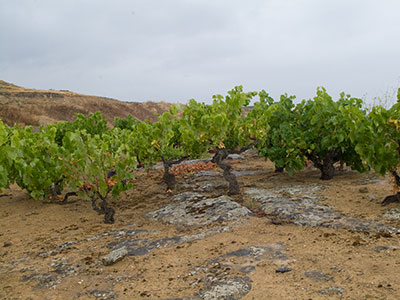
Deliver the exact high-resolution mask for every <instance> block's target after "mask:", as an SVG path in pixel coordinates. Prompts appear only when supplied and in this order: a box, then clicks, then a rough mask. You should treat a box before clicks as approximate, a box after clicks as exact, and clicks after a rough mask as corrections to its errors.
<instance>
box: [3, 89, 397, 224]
mask: <svg viewBox="0 0 400 300" xmlns="http://www.w3.org/2000/svg"><path fill="white" fill-rule="evenodd" d="M256 97H257V98H258V99H257V101H256V102H255V104H254V106H253V107H252V108H251V109H250V108H246V107H248V106H249V105H250V103H251V102H252V100H253V99H254V98H256ZM294 100H295V97H294V96H288V95H286V94H285V95H282V96H281V97H280V99H279V101H276V100H274V99H272V98H271V97H270V95H269V94H268V93H266V92H265V91H261V92H244V91H243V88H242V87H241V86H238V87H235V88H234V89H233V90H231V91H229V92H228V94H227V95H226V96H222V95H216V96H214V97H213V102H212V104H204V103H199V102H196V101H195V100H190V101H189V103H188V104H187V105H185V106H184V107H183V108H181V107H179V106H173V107H172V108H171V109H170V111H169V112H166V113H164V114H161V115H159V116H158V120H157V121H156V122H154V123H151V122H145V121H139V120H137V119H135V118H133V117H131V116H129V117H128V118H126V119H121V118H116V119H115V124H114V127H113V128H112V129H110V128H109V127H108V126H107V122H106V120H105V118H104V116H103V115H102V114H101V113H95V114H92V115H90V116H85V115H82V114H78V115H77V118H76V119H75V120H74V121H73V122H59V123H57V124H54V125H49V126H47V127H41V128H40V130H39V131H38V132H33V128H32V127H29V126H27V127H24V128H22V127H19V126H14V127H9V126H7V125H5V124H3V123H2V122H1V121H0V190H1V189H2V188H9V186H10V184H14V183H16V184H17V185H18V186H19V187H21V188H22V189H25V190H26V191H27V192H28V193H29V195H30V196H31V197H32V198H34V199H40V200H43V199H51V201H53V202H66V201H67V199H68V197H69V196H71V195H78V196H80V197H83V198H86V199H88V200H90V201H91V203H92V207H93V209H94V210H95V211H97V212H98V213H100V214H103V215H104V221H105V223H113V222H114V213H115V212H114V209H113V208H112V207H111V206H110V204H109V200H110V199H111V198H113V199H117V198H118V196H119V194H120V193H121V192H123V191H125V190H127V189H131V188H132V187H133V185H134V182H135V171H136V170H137V168H138V167H141V168H151V167H152V166H153V165H154V164H155V163H157V162H163V164H164V176H163V179H164V181H165V184H166V189H168V190H172V189H174V187H175V184H176V179H175V176H174V175H173V173H171V172H170V169H171V167H172V166H173V165H174V164H178V163H180V162H182V161H184V160H186V159H196V158H202V157H206V156H210V153H213V157H212V160H211V161H212V162H213V163H215V164H216V165H217V166H218V167H219V168H221V169H222V171H223V176H224V178H225V179H226V180H227V181H228V183H229V190H228V194H230V195H234V194H238V193H240V187H239V184H238V182H237V180H236V177H235V175H234V174H233V173H232V172H231V169H232V166H231V165H230V164H229V163H227V162H226V158H227V157H228V155H229V154H233V153H241V152H243V151H245V150H247V149H250V148H252V147H254V148H255V149H257V151H258V154H259V155H260V156H261V157H265V158H268V159H270V160H271V161H272V162H274V163H275V166H276V170H277V171H283V170H286V171H287V172H288V173H289V175H291V174H293V173H294V172H296V171H299V170H302V169H303V168H304V166H305V165H306V164H307V162H310V161H311V162H312V163H313V164H314V166H315V167H316V168H318V169H319V170H320V171H321V179H323V180H329V179H332V177H333V176H334V173H335V167H334V164H335V163H338V162H340V163H341V164H346V165H347V166H349V167H351V168H352V169H353V170H357V171H359V172H367V171H369V170H371V169H373V170H375V171H376V172H377V173H379V174H382V175H384V174H386V173H389V174H391V175H392V176H393V177H394V178H395V182H396V185H397V186H400V177H399V174H398V168H399V166H400V89H399V94H398V102H397V103H396V104H394V105H393V106H392V107H391V108H390V109H386V108H383V107H381V106H374V107H372V108H371V109H369V110H367V109H366V108H365V105H364V103H363V101H362V100H361V99H358V98H352V97H351V96H350V95H346V94H344V93H342V94H341V95H340V98H339V99H337V100H336V101H334V100H333V99H332V98H331V96H329V95H328V93H327V92H326V90H325V89H324V88H319V89H317V94H316V96H315V97H314V98H313V99H310V100H307V101H306V100H303V101H302V102H300V103H298V104H295V103H294ZM65 191H68V192H67V193H65ZM62 195H63V196H62ZM60 199H61V200H60ZM393 201H400V193H398V192H396V193H395V194H394V195H391V196H388V197H387V198H386V199H385V200H384V202H383V203H384V204H387V203H389V202H393Z"/></svg>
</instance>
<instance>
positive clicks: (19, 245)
mask: <svg viewBox="0 0 400 300" xmlns="http://www.w3.org/2000/svg"><path fill="white" fill-rule="evenodd" d="M242 168H243V169H246V168H251V169H260V170H267V171H268V173H267V174H265V175H259V176H248V177H241V178H240V179H239V181H240V183H241V186H242V187H243V186H245V185H251V184H255V183H259V182H263V183H270V185H271V187H273V186H277V185H282V184H287V183H293V184H299V183H313V182H315V183H321V181H320V180H319V179H318V177H319V176H318V175H319V172H318V171H317V170H314V169H306V170H304V171H302V172H299V173H297V174H295V175H294V176H293V177H289V176H288V175H287V174H285V173H283V174H277V173H274V172H273V166H272V164H271V163H269V162H265V161H264V160H262V159H253V160H251V161H245V162H240V161H236V162H235V163H234V169H236V170H238V169H242ZM190 176H191V174H187V175H182V176H178V178H177V190H176V191H174V192H173V194H176V193H178V192H181V190H180V187H179V185H180V183H183V182H185V181H187V180H188V179H190ZM161 178H162V175H161V173H160V171H156V170H152V171H148V172H146V171H141V172H139V173H138V174H137V184H136V186H135V188H134V189H132V190H130V191H127V192H126V193H124V195H122V196H121V199H120V200H119V202H118V203H115V204H114V207H115V208H116V211H117V213H116V223H115V224H113V225H105V224H102V218H101V216H98V215H97V214H96V213H95V212H94V211H92V210H91V208H90V204H89V203H88V202H85V201H83V200H80V199H78V198H75V202H71V203H68V204H66V205H55V204H46V203H42V202H39V201H35V200H33V199H30V198H29V196H28V195H27V194H26V193H25V192H24V191H21V190H19V189H18V188H17V187H13V188H12V189H11V190H5V191H3V194H9V196H2V197H0V298H2V297H3V298H2V299H101V297H98V298H96V296H95V295H92V296H91V295H89V291H91V290H110V289H112V290H113V291H114V292H116V293H117V294H118V296H117V298H116V299H165V298H178V297H185V296H193V294H194V293H195V292H196V291H198V290H199V289H200V287H201V286H198V285H190V283H191V282H194V281H196V280H197V279H199V278H200V277H201V276H204V274H190V273H191V271H192V269H193V267H194V266H196V265H205V264H207V262H208V261H210V260H211V259H212V258H215V257H217V256H219V255H222V254H224V253H227V252H230V251H234V250H237V249H240V248H243V247H246V246H249V245H263V244H268V243H272V242H282V243H283V244H284V245H285V246H286V255H287V256H288V257H289V258H290V260H291V262H290V263H289V264H288V265H287V266H286V267H289V268H291V269H292V271H291V272H288V273H284V274H279V273H276V272H275V270H276V269H277V268H278V267H280V266H278V265H276V264H274V263H265V262H262V263H260V264H259V265H257V267H256V270H255V271H254V272H252V273H251V274H249V275H248V276H249V277H250V278H251V280H252V283H251V284H252V289H251V291H250V293H249V294H247V295H246V296H245V297H244V298H242V299H400V237H399V236H398V235H385V234H378V233H368V232H354V231H351V230H335V229H328V228H310V227H301V226H296V225H293V224H289V223H285V222H282V223H276V222H272V221H271V220H270V219H269V218H267V217H256V216H254V217H250V218H249V220H248V222H247V223H245V224H243V225H241V226H238V227H235V228H234V229H233V230H232V231H229V232H225V233H220V234H216V235H213V236H210V237H208V238H205V239H202V240H197V241H194V242H190V243H184V244H181V245H178V246H173V247H170V248H164V249H155V250H154V251H152V252H150V253H149V254H147V255H143V256H137V257H125V258H124V259H123V260H122V261H120V262H118V263H116V264H115V265H112V266H108V267H106V266H99V265H98V264H96V263H97V262H99V261H100V259H101V257H102V256H104V255H106V254H107V253H108V252H109V251H108V250H107V248H102V246H103V245H105V244H107V243H108V242H111V241H112V237H110V236H105V237H103V238H101V239H98V240H93V241H89V242H87V243H78V244H76V245H72V246H71V247H70V248H69V249H68V250H67V251H66V252H63V253H59V254H55V255H53V256H49V257H44V258H43V257H40V256H38V254H39V253H41V252H43V251H48V250H51V249H55V248H57V246H58V245H60V244H62V243H64V242H66V241H81V240H82V239H84V238H88V237H92V236H95V235H98V234H102V233H104V232H108V231H110V230H113V229H115V230H120V228H122V227H124V226H128V227H129V226H130V228H135V229H147V230H149V231H150V232H155V233H154V234H152V235H151V238H157V237H160V238H161V237H166V236H169V237H172V236H177V235H182V234H188V233H190V232H192V229H190V228H175V227H174V226H172V225H171V226H167V225H162V224H160V223H156V222H153V221H150V220H149V219H147V218H146V217H144V214H145V213H146V212H149V211H153V210H155V209H158V208H161V207H163V206H165V205H166V204H168V202H169V199H170V197H171V194H169V193H166V192H165V186H164V185H163V183H162V182H161ZM376 178H378V180H376ZM369 179H373V180H372V181H371V182H372V183H369V184H361V183H360V182H363V181H364V183H365V180H369ZM323 183H324V184H325V185H327V188H326V189H325V190H323V191H322V193H323V194H324V195H325V196H326V197H327V198H326V199H325V200H323V201H321V202H320V204H325V205H329V206H332V207H335V210H337V211H339V212H343V213H345V214H347V215H349V216H352V217H357V218H363V219H368V220H377V219H379V220H380V221H385V222H387V223H388V224H391V225H392V226H395V227H398V228H400V223H399V222H398V221H393V220H382V219H381V218H382V214H383V213H384V212H385V211H386V210H387V209H389V208H393V207H399V205H400V204H395V203H394V204H391V205H389V206H388V207H381V206H380V202H381V201H382V199H383V198H384V197H385V196H387V195H389V194H391V193H392V185H391V184H390V181H389V179H383V178H379V177H378V176H377V175H374V174H358V173H356V172H353V171H349V170H347V171H344V172H338V174H337V176H335V177H334V179H333V180H331V181H329V182H323ZM362 187H367V188H368V193H361V192H360V188H362ZM71 199H72V198H71ZM235 199H236V200H237V201H238V202H239V203H241V204H244V205H247V206H249V207H250V208H252V209H253V210H256V209H257V204H256V203H253V202H251V201H249V200H248V199H246V198H245V197H241V196H238V197H236V198H235ZM273 223H275V224H273ZM146 237H149V238H150V235H148V234H144V235H143V236H141V238H146ZM6 242H8V243H11V245H10V246H7V247H4V243H6ZM378 246H390V247H392V248H390V249H389V250H384V251H380V252H377V251H375V250H374V249H375V248H376V247H378ZM57 258H69V259H70V261H69V263H72V264H75V265H79V268H80V269H79V270H80V272H79V274H75V275H73V276H66V277H65V278H63V280H62V281H61V282H60V283H59V284H57V285H56V286H55V287H52V288H43V287H36V284H37V281H34V280H33V281H23V276H24V274H26V273H27V272H29V271H32V270H36V271H38V272H40V273H46V272H50V273H51V272H52V271H54V270H52V269H51V267H49V266H50V265H51V261H53V260H54V259H57ZM312 270H318V271H320V272H322V273H324V274H326V275H328V276H330V277H332V280H331V281H328V282H315V281H313V280H312V279H310V278H307V277H306V276H305V275H304V272H306V271H312ZM331 286H340V287H341V288H343V289H344V292H343V294H342V295H333V296H329V295H322V294H320V293H319V292H318V291H320V290H321V289H324V288H326V287H331ZM79 295H81V297H79Z"/></svg>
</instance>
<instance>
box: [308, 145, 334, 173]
mask: <svg viewBox="0 0 400 300" xmlns="http://www.w3.org/2000/svg"><path fill="white" fill-rule="evenodd" d="M308 158H309V159H310V160H311V161H312V162H313V164H314V166H315V167H316V168H318V169H319V170H320V171H321V177H320V179H322V180H330V179H332V178H333V176H334V175H335V167H334V164H335V163H336V162H338V161H340V152H339V151H338V150H331V151H329V152H328V154H326V155H325V156H324V157H322V158H321V159H319V158H317V157H315V156H313V155H308Z"/></svg>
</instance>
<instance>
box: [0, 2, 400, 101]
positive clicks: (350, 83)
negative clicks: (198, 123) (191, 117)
mask: <svg viewBox="0 0 400 300" xmlns="http://www.w3.org/2000/svg"><path fill="white" fill-rule="evenodd" d="M399 9H400V3H399V2H398V1H394V0H393V1H392V0H382V1H379V2H377V1H372V0H364V1H360V0H354V1H344V0H336V1H333V0H326V1H318V0H299V1H289V0H268V1H261V0H253V1H246V2H243V1H239V0H234V1H224V0H215V1H197V0H191V1H189V0H186V1H185V0H169V1H162V0H159V1H155V0H141V1H139V0H136V1H128V0H125V1H123V0H118V1H100V0H97V1H94V0H91V1H89V0H87V1H77V0H75V1H50V0H47V1H45V0H37V1H34V0H31V1H30V0H24V1H22V0H21V1H0V39H1V40H2V41H6V42H4V43H1V44H0V78H1V79H3V80H8V81H12V82H14V83H16V84H20V85H23V86H27V87H33V88H55V89H70V90H74V91H77V92H82V93H89V94H95V95H104V96H109V97H114V98H118V99H121V100H133V101H146V100H153V101H171V102H185V101H187V100H188V99H190V98H195V99H197V100H201V101H209V100H210V99H211V96H212V95H213V94H215V93H222V94H224V93H225V92H226V91H227V90H229V89H231V88H232V87H233V86H234V85H237V84H243V85H244V87H245V89H247V90H261V89H266V90H267V91H269V92H270V93H271V94H272V95H273V96H274V97H276V98H277V97H279V94H281V93H284V92H288V93H290V94H295V95H297V96H298V98H299V99H302V98H310V97H313V95H314V94H315V89H316V87H317V86H320V85H324V86H326V87H327V89H328V91H329V92H330V93H331V94H333V96H334V97H336V96H337V95H338V94H339V93H340V92H341V91H343V90H344V91H346V92H348V93H351V94H353V95H354V96H363V95H367V97H368V98H369V99H371V98H372V97H374V96H380V95H382V94H383V93H385V91H386V90H387V89H390V88H391V87H393V86H396V85H397V84H399V79H400V71H399V70H400V60H399V59H398V53H400V41H399V39H398V36H400V18H398V17H397V14H398V11H399Z"/></svg>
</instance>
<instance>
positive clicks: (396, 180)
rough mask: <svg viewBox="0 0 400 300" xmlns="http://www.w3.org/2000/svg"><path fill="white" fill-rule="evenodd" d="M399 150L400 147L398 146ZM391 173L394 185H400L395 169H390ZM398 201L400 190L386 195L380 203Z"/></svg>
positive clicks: (385, 203) (383, 204) (399, 177)
mask: <svg viewBox="0 0 400 300" xmlns="http://www.w3.org/2000/svg"><path fill="white" fill-rule="evenodd" d="M399 151H400V148H399ZM391 173H392V175H393V176H394V179H395V182H396V185H397V186H399V187H400V176H399V174H397V171H396V170H392V171H391ZM394 202H400V192H398V193H397V194H394V195H390V196H387V197H386V198H385V199H384V200H383V201H382V203H381V205H382V206H385V205H388V204H390V203H394Z"/></svg>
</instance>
